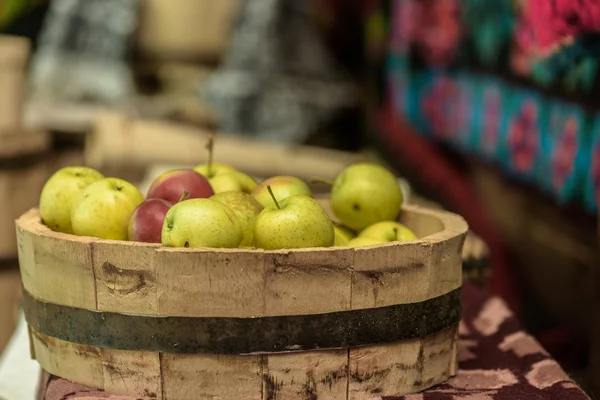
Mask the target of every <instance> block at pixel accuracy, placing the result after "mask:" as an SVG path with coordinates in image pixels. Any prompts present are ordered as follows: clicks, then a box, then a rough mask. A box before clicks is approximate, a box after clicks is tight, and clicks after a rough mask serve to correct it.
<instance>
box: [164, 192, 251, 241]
mask: <svg viewBox="0 0 600 400" xmlns="http://www.w3.org/2000/svg"><path fill="white" fill-rule="evenodd" d="M242 238H243V233H242V224H241V223H240V221H239V219H238V217H237V216H236V215H235V213H234V212H233V210H231V209H230V208H229V207H227V206H226V205H225V204H223V203H221V202H218V201H216V200H213V199H190V200H185V201H182V202H180V203H177V204H175V205H173V207H171V209H170V210H169V212H167V215H166V217H165V222H164V224H163V228H162V244H163V245H164V246H169V247H190V248H197V247H224V248H234V247H239V246H240V243H241V242H242Z"/></svg>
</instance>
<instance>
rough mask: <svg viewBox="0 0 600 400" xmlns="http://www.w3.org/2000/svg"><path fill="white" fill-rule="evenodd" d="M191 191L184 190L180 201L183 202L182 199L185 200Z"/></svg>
mask: <svg viewBox="0 0 600 400" xmlns="http://www.w3.org/2000/svg"><path fill="white" fill-rule="evenodd" d="M188 195H189V193H188V192H183V194H182V195H181V198H180V199H179V201H178V203H181V202H182V201H184V200H185V198H186V197H188Z"/></svg>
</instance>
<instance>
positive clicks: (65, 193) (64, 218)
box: [39, 166, 104, 234]
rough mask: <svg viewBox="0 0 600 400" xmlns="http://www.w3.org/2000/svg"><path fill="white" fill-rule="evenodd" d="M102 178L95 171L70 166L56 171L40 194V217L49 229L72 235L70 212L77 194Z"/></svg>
mask: <svg viewBox="0 0 600 400" xmlns="http://www.w3.org/2000/svg"><path fill="white" fill-rule="evenodd" d="M102 178H104V176H103V175H102V174H101V173H100V172H98V171H96V170H95V169H92V168H88V167H79V166H70V167H64V168H61V169H59V170H58V171H56V172H55V173H54V174H52V176H51V177H50V178H49V179H48V180H47V181H46V183H45V184H44V187H43V188H42V192H41V194H40V204H39V205H40V216H41V217H42V221H43V222H44V224H46V225H47V226H48V227H49V228H50V229H52V230H53V231H57V232H63V233H70V234H72V233H73V227H72V226H71V210H72V209H73V203H74V202H75V199H76V198H77V196H78V195H79V193H80V192H81V191H82V190H83V189H84V188H85V187H86V186H88V185H89V184H91V183H93V182H96V181H98V180H100V179H102Z"/></svg>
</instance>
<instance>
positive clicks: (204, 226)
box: [39, 158, 417, 250]
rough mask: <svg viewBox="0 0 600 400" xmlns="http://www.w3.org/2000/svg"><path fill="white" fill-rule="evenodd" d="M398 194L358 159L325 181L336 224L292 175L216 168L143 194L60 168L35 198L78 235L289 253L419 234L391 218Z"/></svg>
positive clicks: (383, 175)
mask: <svg viewBox="0 0 600 400" xmlns="http://www.w3.org/2000/svg"><path fill="white" fill-rule="evenodd" d="M402 200H403V199H402V192H401V190H400V187H399V185H398V182H397V180H396V178H395V176H394V175H393V174H392V173H391V172H389V171H388V170H387V169H385V168H384V167H382V166H379V165H376V164H372V163H356V164H353V165H350V166H349V167H347V168H346V169H344V170H343V171H342V172H341V173H340V174H339V175H338V176H337V178H336V180H335V182H333V183H331V193H330V204H331V209H332V211H333V213H334V214H335V217H336V219H337V221H339V222H337V221H336V222H334V221H332V219H331V217H330V216H329V214H328V213H327V211H326V210H325V209H324V208H323V206H322V205H321V204H320V203H319V202H317V201H316V200H315V199H314V198H313V197H312V193H311V190H310V188H309V187H308V185H307V184H306V183H305V182H304V181H302V180H301V179H298V178H296V177H293V176H274V177H271V178H268V179H266V180H264V181H262V182H260V183H258V182H257V181H256V180H255V179H254V178H252V177H250V176H248V175H247V174H245V173H243V172H241V171H238V170H236V169H235V168H233V167H231V166H228V165H224V164H219V163H213V162H212V161H210V158H209V162H208V163H207V164H202V165H198V166H196V167H194V168H190V169H177V170H171V171H168V172H165V173H164V174H162V175H160V176H159V177H158V178H156V179H155V180H154V182H153V183H152V185H151V186H150V189H149V190H148V193H147V195H146V197H145V198H144V196H143V195H142V193H141V192H140V191H139V189H138V188H137V187H136V186H135V185H133V184H131V183H130V182H127V181H125V180H123V179H119V178H112V177H104V176H103V175H102V174H101V173H100V172H98V171H96V170H94V169H92V168H89V167H82V166H70V167H65V168H62V169H60V170H58V171H57V172H55V173H54V174H53V175H52V177H50V179H49V180H48V181H47V182H46V184H45V185H44V188H43V189H42V192H41V196H40V203H39V205H40V215H41V219H42V222H43V223H44V224H45V225H47V226H48V227H49V228H50V229H52V230H54V231H58V232H64V233H68V234H74V235H78V236H91V237H97V238H102V239H113V240H129V241H136V242H147V243H161V244H162V245H163V246H169V247H189V248H198V247H215V248H219V247H220V248H239V247H241V248H256V249H266V250H274V249H292V248H309V247H330V246H349V247H358V246H368V245H375V244H381V243H387V242H392V241H405V240H414V239H416V238H417V237H416V236H415V234H414V233H413V232H412V231H411V230H410V229H409V228H407V227H406V226H404V225H402V224H400V223H399V222H396V221H395V220H396V217H397V216H398V213H399V212H400V209H401V206H402Z"/></svg>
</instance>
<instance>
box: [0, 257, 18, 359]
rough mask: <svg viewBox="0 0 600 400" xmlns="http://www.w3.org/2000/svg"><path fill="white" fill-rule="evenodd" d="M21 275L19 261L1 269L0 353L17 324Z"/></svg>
mask: <svg viewBox="0 0 600 400" xmlns="http://www.w3.org/2000/svg"><path fill="white" fill-rule="evenodd" d="M20 282H21V276H20V274H19V267H18V263H17V262H16V261H15V262H14V263H13V264H12V267H11V268H2V269H0V353H2V350H4V347H5V346H6V344H7V343H8V341H9V339H10V337H11V335H12V334H13V331H14V329H15V327H16V325H17V320H18V314H19V313H18V311H19V298H20V292H21V284H20Z"/></svg>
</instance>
